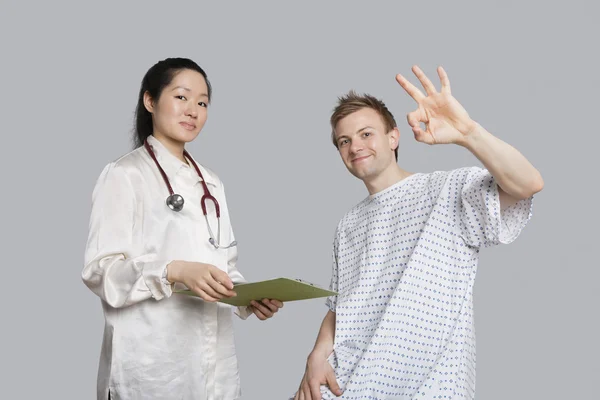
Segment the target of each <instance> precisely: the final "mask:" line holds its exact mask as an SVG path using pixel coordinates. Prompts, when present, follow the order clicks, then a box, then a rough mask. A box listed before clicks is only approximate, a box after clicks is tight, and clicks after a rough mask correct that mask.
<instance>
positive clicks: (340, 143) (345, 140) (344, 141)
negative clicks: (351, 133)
mask: <svg viewBox="0 0 600 400" xmlns="http://www.w3.org/2000/svg"><path fill="white" fill-rule="evenodd" d="M348 143H349V141H348V139H343V140H340V142H339V143H338V146H343V145H345V144H348Z"/></svg>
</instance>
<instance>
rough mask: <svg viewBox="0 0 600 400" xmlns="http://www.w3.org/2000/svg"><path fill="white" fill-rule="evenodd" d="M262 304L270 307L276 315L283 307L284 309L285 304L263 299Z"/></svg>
mask: <svg viewBox="0 0 600 400" xmlns="http://www.w3.org/2000/svg"><path fill="white" fill-rule="evenodd" d="M261 303H263V304H264V305H265V306H267V307H269V309H270V310H271V311H272V312H273V313H276V312H277V311H279V309H280V308H281V307H283V303H282V302H280V301H278V300H269V299H263V300H262V301H261Z"/></svg>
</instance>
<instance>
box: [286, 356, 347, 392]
mask: <svg viewBox="0 0 600 400" xmlns="http://www.w3.org/2000/svg"><path fill="white" fill-rule="evenodd" d="M321 385H327V386H329V390H331V391H332V392H333V394H335V395H336V396H341V395H342V390H341V389H340V386H339V385H338V383H337V380H336V379H335V371H334V370H333V368H332V367H331V364H329V361H327V357H323V356H319V355H313V354H311V355H310V356H309V357H308V361H307V362H306V371H305V372H304V377H303V378H302V382H300V388H299V389H298V392H297V393H296V396H295V397H294V400H321Z"/></svg>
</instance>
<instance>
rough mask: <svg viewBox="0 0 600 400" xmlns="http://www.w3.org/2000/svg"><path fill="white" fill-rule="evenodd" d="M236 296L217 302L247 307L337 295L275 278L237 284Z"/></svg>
mask: <svg viewBox="0 0 600 400" xmlns="http://www.w3.org/2000/svg"><path fill="white" fill-rule="evenodd" d="M233 290H234V291H235V292H236V293H237V296H235V297H230V298H224V299H221V300H219V301H220V302H221V303H225V304H230V305H232V306H238V307H239V306H249V305H250V302H251V301H252V300H262V299H273V300H279V301H283V302H288V301H297V300H308V299H316V298H319V297H328V296H334V295H337V293H336V292H332V291H331V290H327V289H323V288H321V287H319V286H317V285H315V284H313V283H310V282H306V281H303V280H301V279H291V278H277V279H270V280H266V281H260V282H250V283H238V284H234V285H233ZM175 293H179V294H186V295H189V296H196V297H198V296H197V295H196V294H195V293H194V292H192V291H191V290H189V289H188V290H179V291H176V292H175Z"/></svg>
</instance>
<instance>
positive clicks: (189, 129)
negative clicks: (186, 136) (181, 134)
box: [179, 122, 196, 131]
mask: <svg viewBox="0 0 600 400" xmlns="http://www.w3.org/2000/svg"><path fill="white" fill-rule="evenodd" d="M179 125H181V126H183V127H184V128H185V129H187V130H188V131H193V130H194V129H196V125H194V124H190V123H189V122H180V123H179Z"/></svg>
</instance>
